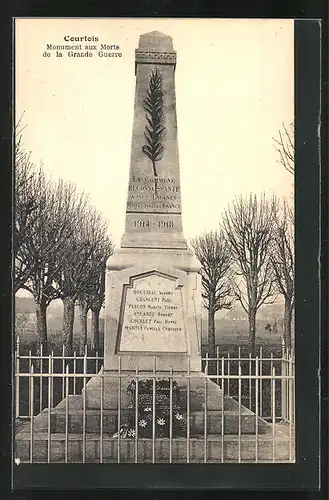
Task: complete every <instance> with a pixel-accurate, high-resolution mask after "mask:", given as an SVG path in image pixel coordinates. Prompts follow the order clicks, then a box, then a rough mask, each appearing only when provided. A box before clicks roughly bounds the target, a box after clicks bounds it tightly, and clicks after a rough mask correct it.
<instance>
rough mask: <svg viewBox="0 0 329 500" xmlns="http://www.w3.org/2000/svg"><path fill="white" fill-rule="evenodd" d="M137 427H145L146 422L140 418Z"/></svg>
mask: <svg viewBox="0 0 329 500" xmlns="http://www.w3.org/2000/svg"><path fill="white" fill-rule="evenodd" d="M139 426H140V427H146V426H147V422H146V420H144V418H142V420H140V421H139Z"/></svg>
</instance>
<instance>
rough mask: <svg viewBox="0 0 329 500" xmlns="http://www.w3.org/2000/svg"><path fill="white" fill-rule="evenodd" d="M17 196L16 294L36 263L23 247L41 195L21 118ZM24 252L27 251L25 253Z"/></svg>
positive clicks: (16, 164)
mask: <svg viewBox="0 0 329 500" xmlns="http://www.w3.org/2000/svg"><path fill="white" fill-rule="evenodd" d="M14 160H15V170H14V177H15V195H14V199H15V202H14V205H15V210H14V221H15V224H14V238H13V261H14V269H15V272H14V278H13V281H14V293H16V292H17V291H18V290H19V289H20V288H23V287H24V285H25V284H26V282H27V280H28V278H29V277H30V275H31V272H32V269H33V266H34V262H33V261H32V260H28V261H27V260H25V259H24V258H23V257H22V250H23V247H24V245H25V243H26V240H27V239H28V238H29V234H30V232H31V230H32V228H33V216H34V213H35V211H36V208H37V204H38V197H37V193H36V192H35V190H34V189H33V180H34V176H35V166H34V164H33V163H32V161H31V154H30V153H29V152H27V151H26V150H25V149H24V147H23V142H22V134H21V126H20V121H19V122H18V124H17V126H16V135H15V157H14ZM23 253H24V252H23Z"/></svg>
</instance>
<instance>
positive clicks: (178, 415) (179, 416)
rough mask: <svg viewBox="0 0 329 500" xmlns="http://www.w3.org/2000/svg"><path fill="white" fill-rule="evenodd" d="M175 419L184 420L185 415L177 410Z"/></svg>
mask: <svg viewBox="0 0 329 500" xmlns="http://www.w3.org/2000/svg"><path fill="white" fill-rule="evenodd" d="M175 419H176V420H182V419H183V415H182V414H181V413H178V412H177V413H176V415H175Z"/></svg>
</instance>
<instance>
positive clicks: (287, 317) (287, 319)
mask: <svg viewBox="0 0 329 500" xmlns="http://www.w3.org/2000/svg"><path fill="white" fill-rule="evenodd" d="M291 320H292V305H291V300H289V299H286V300H285V304H284V318H283V340H284V345H285V347H286V349H287V350H288V352H290V350H291Z"/></svg>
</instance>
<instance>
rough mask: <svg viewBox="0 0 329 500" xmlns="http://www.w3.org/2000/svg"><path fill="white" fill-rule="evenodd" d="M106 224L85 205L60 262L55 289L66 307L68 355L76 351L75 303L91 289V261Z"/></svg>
mask: <svg viewBox="0 0 329 500" xmlns="http://www.w3.org/2000/svg"><path fill="white" fill-rule="evenodd" d="M105 227H106V224H105V223H104V221H103V220H102V217H101V215H100V214H99V213H97V211H96V210H95V209H94V208H93V207H92V206H90V205H87V206H83V210H80V211H79V217H77V218H76V224H75V230H74V232H72V234H71V236H70V238H69V239H68V240H67V252H66V253H65V255H64V254H63V255H62V256H61V259H60V266H59V272H58V275H57V276H56V279H55V281H56V289H57V291H58V293H59V296H60V298H61V299H62V301H63V305H64V314H63V335H64V343H65V345H66V346H67V348H68V351H69V352H72V349H73V325H74V313H75V304H76V302H77V300H78V298H79V296H81V294H82V292H83V290H84V289H85V288H86V286H88V277H89V272H90V262H91V261H94V256H95V254H97V249H98V244H99V240H100V237H101V235H103V233H104V230H105Z"/></svg>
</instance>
